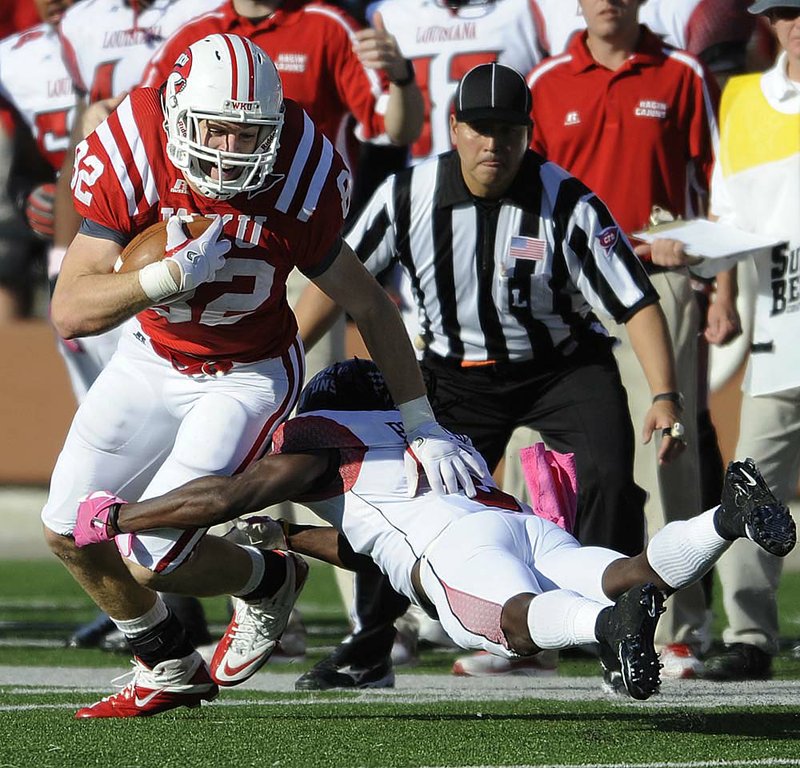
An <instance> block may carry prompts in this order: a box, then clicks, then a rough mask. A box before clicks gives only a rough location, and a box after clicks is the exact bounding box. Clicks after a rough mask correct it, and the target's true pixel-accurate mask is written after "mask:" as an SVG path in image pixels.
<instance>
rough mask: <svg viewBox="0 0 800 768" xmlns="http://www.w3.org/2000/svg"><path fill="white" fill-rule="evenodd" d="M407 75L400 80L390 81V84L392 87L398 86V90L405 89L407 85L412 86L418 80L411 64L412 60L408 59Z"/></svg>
mask: <svg viewBox="0 0 800 768" xmlns="http://www.w3.org/2000/svg"><path fill="white" fill-rule="evenodd" d="M405 62H406V73H405V75H404V76H403V77H401V78H400V79H399V80H392V79H391V78H390V79H389V82H390V83H391V84H392V85H396V86H397V87H398V88H405V86H407V85H411V83H413V82H414V80H415V79H416V74H415V72H414V65H413V64H412V63H411V59H406V60H405Z"/></svg>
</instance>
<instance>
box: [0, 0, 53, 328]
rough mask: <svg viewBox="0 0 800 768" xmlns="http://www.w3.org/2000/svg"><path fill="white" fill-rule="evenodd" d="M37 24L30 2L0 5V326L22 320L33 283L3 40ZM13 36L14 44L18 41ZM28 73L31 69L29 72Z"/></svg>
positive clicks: (48, 1)
mask: <svg viewBox="0 0 800 768" xmlns="http://www.w3.org/2000/svg"><path fill="white" fill-rule="evenodd" d="M39 2H40V5H42V6H43V7H46V6H52V7H53V8H56V7H58V6H60V5H62V3H60V2H58V0H39ZM38 21H39V11H38V9H37V6H36V5H34V3H33V0H19V1H18V2H6V3H3V4H2V5H0V40H4V43H5V44H4V45H3V50H5V51H6V53H5V54H0V57H2V58H0V324H2V323H6V322H8V321H10V320H15V319H19V318H21V317H25V316H26V315H27V314H28V313H29V311H30V308H31V302H32V288H33V285H32V281H33V266H34V264H33V258H34V254H33V253H32V250H33V243H32V242H31V238H30V233H29V232H28V231H26V228H25V224H24V223H23V221H22V219H21V217H20V216H19V214H18V212H17V210H16V209H15V206H14V197H15V193H14V190H13V189H12V186H13V185H14V182H15V179H14V173H15V167H14V166H15V155H16V153H17V151H18V149H19V142H18V138H19V137H18V136H17V128H18V125H17V123H16V120H15V110H14V105H13V102H12V103H10V101H11V100H10V99H9V95H8V93H7V92H6V89H5V87H4V84H3V82H2V81H3V80H7V79H8V78H9V77H12V78H13V77H14V74H15V73H13V72H10V71H9V61H8V51H9V50H11V49H13V48H12V46H13V43H9V41H7V40H5V38H8V37H9V36H10V35H18V34H19V33H20V32H22V31H24V30H26V29H28V28H29V27H31V26H33V25H34V24H36V23H37V22H38ZM18 40H19V38H18V37H14V41H15V42H16V41H18ZM28 71H30V70H28Z"/></svg>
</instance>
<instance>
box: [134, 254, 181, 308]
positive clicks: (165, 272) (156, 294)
mask: <svg viewBox="0 0 800 768" xmlns="http://www.w3.org/2000/svg"><path fill="white" fill-rule="evenodd" d="M139 285H141V286H142V290H143V291H144V292H145V294H147V298H148V299H150V301H154V302H159V301H163V300H164V299H166V298H167V297H168V296H174V295H175V294H176V293H177V292H178V290H179V288H180V287H179V286H178V284H177V283H176V282H175V279H174V278H173V277H172V275H171V274H170V271H169V264H167V262H166V261H156V262H154V263H153V264H148V265H147V266H145V267H142V268H141V269H140V270H139Z"/></svg>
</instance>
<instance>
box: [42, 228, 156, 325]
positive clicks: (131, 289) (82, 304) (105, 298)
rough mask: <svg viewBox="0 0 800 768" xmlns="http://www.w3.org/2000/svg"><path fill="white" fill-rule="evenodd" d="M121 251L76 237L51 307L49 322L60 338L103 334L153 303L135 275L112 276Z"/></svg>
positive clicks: (63, 266) (103, 242) (65, 259)
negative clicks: (50, 321)
mask: <svg viewBox="0 0 800 768" xmlns="http://www.w3.org/2000/svg"><path fill="white" fill-rule="evenodd" d="M121 250H122V249H121V248H120V247H119V246H118V245H116V244H115V243H112V242H111V241H110V240H102V239H99V238H95V237H87V236H86V235H82V234H78V235H76V236H75V239H74V240H73V241H72V244H71V245H70V247H69V249H68V250H67V255H66V257H65V258H64V262H63V263H62V265H61V272H60V274H59V276H58V281H57V283H56V289H55V291H54V293H53V299H52V302H51V304H50V317H51V320H52V322H53V325H54V326H55V329H56V331H57V332H58V333H59V335H60V336H61V337H62V338H65V339H72V338H76V337H79V336H91V335H93V334H96V333H102V332H103V331H107V330H109V329H110V328H114V327H115V326H117V325H119V324H120V323H122V322H124V321H125V320H127V319H128V318H129V317H132V316H133V315H135V314H136V313H137V312H140V311H141V310H143V309H144V308H145V307H148V306H150V305H151V304H152V303H153V302H152V301H151V300H150V299H149V298H148V297H147V296H146V294H145V293H144V291H143V290H142V287H141V285H140V284H139V278H138V273H136V272H130V273H128V274H114V273H113V267H114V263H115V261H116V259H117V257H118V256H119V254H120V251H121Z"/></svg>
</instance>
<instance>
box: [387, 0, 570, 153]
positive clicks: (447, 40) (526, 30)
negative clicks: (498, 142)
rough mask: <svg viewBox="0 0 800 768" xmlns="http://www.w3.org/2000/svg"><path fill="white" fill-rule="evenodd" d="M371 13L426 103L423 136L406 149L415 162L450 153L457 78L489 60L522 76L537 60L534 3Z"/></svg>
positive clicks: (401, 0)
mask: <svg viewBox="0 0 800 768" xmlns="http://www.w3.org/2000/svg"><path fill="white" fill-rule="evenodd" d="M560 1H561V2H563V0H560ZM374 10H375V11H379V12H380V13H381V16H382V17H383V22H384V25H385V26H386V29H387V30H388V31H389V32H391V34H393V35H394V36H395V38H397V42H398V45H399V46H400V50H401V51H402V52H403V55H404V56H405V57H406V58H409V59H411V60H412V61H413V63H414V70H415V72H416V77H417V84H418V85H419V88H420V90H421V91H422V96H423V98H424V100H425V123H424V125H423V128H422V134H421V136H420V138H419V139H418V140H417V141H416V142H415V143H414V145H413V146H412V150H411V152H412V159H413V162H415V163H417V162H420V161H422V160H425V159H427V158H428V157H431V156H433V155H437V154H440V153H441V152H447V151H448V150H450V149H451V144H450V128H449V123H448V121H449V119H450V112H451V107H452V101H453V95H454V94H455V90H456V85H457V84H458V81H459V80H460V78H461V76H462V75H464V74H466V73H467V72H468V71H469V70H470V69H472V67H474V66H477V65H478V64H483V63H485V62H488V61H499V62H501V63H503V64H506V65H507V66H509V67H513V68H514V69H516V70H518V71H519V72H520V73H521V74H522V75H526V74H527V73H528V72H530V70H531V69H533V67H534V66H535V65H536V64H538V63H539V61H541V58H542V49H541V46H540V43H539V35H538V32H537V14H536V10H535V7H534V3H533V0H495V2H487V3H483V4H475V5H467V6H464V7H463V8H461V9H459V10H451V9H450V8H447V7H446V6H445V5H444V4H443V3H442V2H441V0H384V2H381V3H378V4H376V5H375V6H374Z"/></svg>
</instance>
